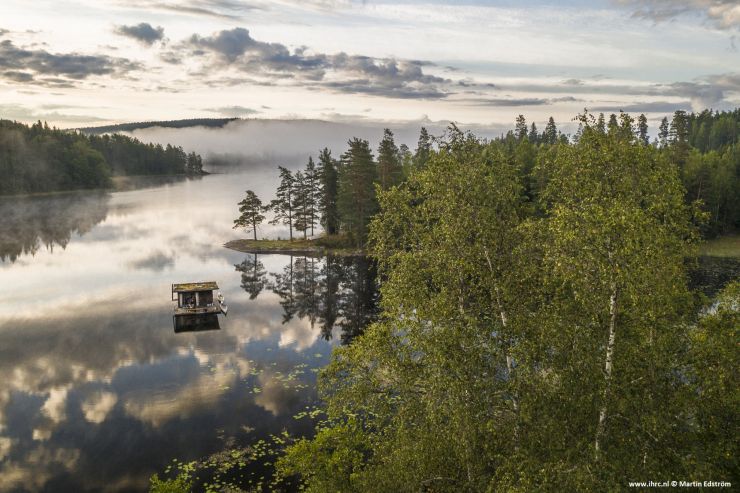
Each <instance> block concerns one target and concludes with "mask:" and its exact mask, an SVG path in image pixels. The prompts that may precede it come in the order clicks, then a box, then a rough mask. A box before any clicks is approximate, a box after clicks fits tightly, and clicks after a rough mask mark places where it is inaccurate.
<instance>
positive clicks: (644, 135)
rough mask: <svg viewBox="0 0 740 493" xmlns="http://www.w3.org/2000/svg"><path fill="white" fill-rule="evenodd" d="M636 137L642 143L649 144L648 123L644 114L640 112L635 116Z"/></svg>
mask: <svg viewBox="0 0 740 493" xmlns="http://www.w3.org/2000/svg"><path fill="white" fill-rule="evenodd" d="M637 139H638V140H639V141H640V143H641V144H642V145H645V146H646V145H649V144H650V136H649V135H648V123H647V117H646V116H645V114H644V113H643V114H641V115H640V116H639V117H638V118H637Z"/></svg>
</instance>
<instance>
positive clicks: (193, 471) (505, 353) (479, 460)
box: [151, 112, 740, 493]
mask: <svg viewBox="0 0 740 493" xmlns="http://www.w3.org/2000/svg"><path fill="white" fill-rule="evenodd" d="M703 115H704V116H702V115H686V114H684V113H681V112H679V113H676V114H675V115H674V117H673V120H672V121H671V122H668V120H665V122H664V125H662V128H661V129H660V133H659V134H658V137H657V139H656V141H655V142H651V141H650V140H649V139H648V130H647V127H646V120H645V119H644V117H639V118H638V119H637V120H635V119H633V118H632V117H630V116H629V115H628V114H624V113H622V114H619V115H613V116H611V117H609V118H608V119H607V118H605V117H604V116H601V115H599V116H593V115H590V114H588V113H584V114H581V115H579V116H578V118H577V121H578V123H579V127H578V131H577V133H576V135H574V136H572V137H570V138H569V137H568V136H564V135H562V134H561V133H560V132H558V131H557V128H556V126H555V124H554V122H552V121H551V122H550V123H549V124H548V125H547V128H546V129H545V131H544V132H543V133H539V132H538V131H537V129H536V127H535V126H534V125H527V123H526V121H525V119H524V117H520V118H519V119H518V120H517V122H516V123H517V125H516V129H515V130H513V131H512V132H509V133H508V134H506V135H503V136H501V137H500V138H498V139H494V140H493V141H485V140H482V139H479V138H477V137H475V136H474V135H472V134H470V133H464V132H461V131H460V130H459V129H458V128H457V127H455V126H454V125H452V126H451V127H450V128H449V129H448V131H447V133H446V134H445V135H443V136H440V137H436V138H431V137H429V136H428V135H426V132H425V131H422V135H421V137H420V140H419V146H418V147H417V149H416V151H415V152H414V153H411V152H410V151H408V150H407V149H401V148H400V147H399V148H395V147H394V146H395V144H393V143H392V134H391V133H390V131H386V132H385V136H384V138H383V140H382V142H381V144H380V147H379V149H378V158H377V159H375V158H374V157H373V156H372V153H371V151H370V149H369V146H368V144H367V141H363V140H361V139H353V140H351V141H350V142H349V149H348V150H347V151H346V152H345V153H344V154H342V156H341V157H340V158H339V159H338V160H336V161H334V160H330V159H329V156H330V153H329V151H328V150H324V151H322V153H321V156H320V158H319V166H318V167H317V168H318V169H319V170H320V171H319V172H318V175H319V179H318V181H319V182H320V183H323V185H319V186H318V187H317V189H318V190H319V193H318V198H317V199H315V200H314V199H311V200H313V201H314V202H316V203H317V204H318V206H317V208H318V211H319V213H318V216H319V221H321V224H323V225H324V227H325V228H326V229H327V230H329V228H331V227H334V228H336V230H337V231H339V232H342V231H344V232H346V233H347V234H350V235H353V238H354V239H355V241H357V242H358V244H360V245H364V247H365V248H366V251H367V253H368V254H369V255H370V256H371V257H372V258H373V259H374V260H375V262H376V263H377V273H378V279H379V281H380V298H379V312H378V313H377V314H376V315H375V316H374V317H373V319H374V321H373V322H372V323H370V324H369V325H368V326H367V327H366V328H365V329H364V330H363V331H362V333H360V334H355V336H354V337H353V338H352V340H351V343H350V344H346V345H342V346H339V347H337V348H335V349H334V350H333V353H332V359H331V362H330V364H329V365H328V366H327V367H326V368H324V369H323V370H322V371H321V372H320V374H319V383H318V385H319V392H320V395H321V397H322V399H323V407H322V408H321V409H320V410H317V411H312V414H311V415H312V416H313V417H314V419H315V434H313V435H312V436H310V437H291V436H287V435H285V434H283V435H280V436H275V437H273V438H272V441H271V442H270V443H266V442H260V444H259V447H254V448H249V447H247V448H246V449H240V451H239V452H238V453H236V452H235V453H236V455H237V456H238V459H236V460H234V461H229V460H222V459H219V460H220V461H215V462H213V461H211V460H204V461H201V462H194V463H190V464H189V465H185V466H179V467H177V468H175V472H176V473H177V474H176V475H175V476H174V478H173V479H169V480H160V479H159V478H158V477H153V478H152V488H151V489H152V491H168V490H167V489H166V488H168V487H172V486H176V487H177V488H179V490H184V491H185V490H189V489H191V488H195V489H198V488H200V486H202V483H199V481H203V479H202V478H204V477H214V476H213V474H215V477H216V478H218V480H217V482H216V483H215V484H217V485H221V486H223V485H227V486H228V485H231V486H235V487H238V488H241V489H242V490H244V489H246V490H247V491H294V490H295V489H296V488H297V489H300V490H301V491H307V492H316V493H319V492H327V491H337V492H405V491H407V492H418V491H425V492H482V491H490V492H493V491H507V492H508V491H553V492H560V491H620V490H627V489H629V488H630V483H635V484H638V483H639V482H642V481H644V482H647V481H660V482H661V484H662V481H665V480H673V479H675V480H685V481H691V480H694V479H701V480H708V481H714V482H715V485H717V486H718V485H723V486H724V487H727V486H728V485H730V484H733V483H736V482H737V481H738V480H739V479H738V468H737V456H738V452H739V450H738V442H737V440H736V430H737V423H738V418H739V416H738V409H740V406H738V404H740V391H739V390H738V389H739V388H740V387H739V386H738V374H737V368H738V367H739V366H740V361H739V360H738V352H737V340H738V336H740V334H739V333H738V328H740V311H739V310H738V307H739V306H740V283H738V282H737V280H735V281H734V282H730V283H729V284H727V285H726V286H725V287H724V289H722V290H721V291H720V292H719V293H717V294H716V296H713V298H712V299H709V298H707V296H706V295H704V294H702V293H701V292H699V291H695V290H693V289H692V288H690V286H689V283H688V279H689V271H690V270H691V269H692V268H693V266H694V265H696V256H697V246H698V245H699V244H700V243H701V241H702V235H704V236H711V235H716V234H719V233H724V232H731V231H736V228H737V226H738V224H737V203H736V201H737V198H738V193H737V192H738V172H737V171H738V158H737V156H738V154H737V152H738V147H737V146H738V142H737V116H738V113H737V112H734V113H729V114H728V113H720V114H709V113H707V114H703ZM728 115H729V117H728ZM728 118H729V119H730V120H732V121H733V122H734V127H732V126H730V125H728V124H727V121H728ZM697 125H698V126H699V127H702V126H703V127H704V128H705V129H708V130H702V131H701V132H700V133H706V134H707V135H709V136H710V137H709V140H708V141H707V142H708V143H706V145H705V147H704V148H703V149H698V148H697V147H696V145H697V142H698V141H697V140H695V137H692V136H693V135H694V132H693V129H695V128H696V127H697ZM726 127H730V128H732V129H734V130H732V131H731V132H730V131H726V130H724V129H725V128H726ZM716 129H722V130H716ZM733 132H734V133H733ZM712 135H715V137H714V138H712V137H711V136H712ZM718 135H722V136H723V137H722V138H719V137H717V136H718ZM702 145H704V144H702ZM389 157H392V159H390V160H386V159H387V158H389ZM329 163H331V166H330V167H328V166H327V164H329ZM312 165H313V162H312V161H309V163H308V165H307V167H306V169H305V170H301V171H299V172H297V173H294V174H289V172H288V171H287V170H285V169H281V178H282V179H281V189H280V190H279V191H278V198H277V199H276V200H277V201H278V202H277V203H274V204H270V205H268V206H267V207H269V208H272V209H273V210H274V209H277V214H276V215H275V217H274V220H278V221H282V222H285V223H286V224H292V226H291V229H292V228H295V229H296V230H297V231H298V232H301V233H306V232H307V231H308V232H309V233H310V225H311V224H312V223H311V221H312V217H313V216H312V215H311V214H310V213H307V212H306V211H310V210H311V209H310V208H304V205H303V204H304V202H305V200H306V199H305V197H306V195H307V192H305V191H304V190H309V191H310V190H311V188H309V187H308V185H306V183H307V181H306V178H305V177H306V175H307V174H308V175H310V174H311V173H313V172H312V171H311V169H312ZM326 169H329V170H330V171H329V172H328V173H327V172H326V171H325V170H326ZM326 175H328V176H331V177H332V178H331V179H327V178H326V177H325V176H326ZM291 178H292V179H291ZM328 186H331V187H335V189H336V193H327V192H326V190H327V188H328V189H329V190H333V189H334V188H331V187H328ZM248 195H249V194H248ZM288 197H293V198H295V197H299V198H297V199H295V200H294V201H291V200H290V199H289V198H288ZM249 198H250V197H248V199H249ZM255 198H256V196H255V197H251V199H252V200H247V199H245V201H244V202H243V203H242V204H241V208H242V213H243V216H242V217H243V218H244V217H246V216H245V215H244V214H246V213H248V212H249V210H254V211H257V212H259V211H260V209H259V207H258V206H259V205H260V204H259V199H256V200H254V199H255ZM281 201H282V203H281ZM262 211H264V208H263V209H262ZM717 211H720V215H719V216H717ZM259 214H260V215H261V212H259ZM246 215H247V216H248V214H246ZM306 217H308V220H307V219H306ZM245 224H246V225H247V227H248V228H252V229H253V230H254V231H256V225H257V224H258V221H257V220H255V221H253V222H249V221H245ZM296 225H297V226H296ZM237 226H238V225H237ZM292 268H293V267H291V269H292ZM258 270H259V269H254V271H258ZM245 289H246V288H245ZM224 456H227V454H221V455H219V457H224ZM250 461H257V462H258V461H269V463H271V464H275V466H274V473H273V475H272V476H271V477H267V478H265V477H260V478H257V477H252V478H250V479H248V480H247V479H234V478H237V477H242V478H243V476H238V474H239V471H240V467H244V465H245V464H248V463H249V462H250ZM214 464H216V466H214ZM214 467H215V468H216V470H215V472H214V469H213V468H214ZM209 468H210V469H209ZM209 471H210V472H209ZM228 472H232V473H233V474H231V476H229V474H227V473H228ZM208 474H211V476H208ZM212 484H213V483H212ZM198 485H200V486H198ZM219 487H220V486H219Z"/></svg>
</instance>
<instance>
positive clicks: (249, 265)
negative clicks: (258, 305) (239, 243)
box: [234, 253, 267, 300]
mask: <svg viewBox="0 0 740 493" xmlns="http://www.w3.org/2000/svg"><path fill="white" fill-rule="evenodd" d="M253 256H254V257H253V258H251V259H250V258H249V257H247V258H245V259H244V262H242V263H241V264H236V265H235V266H234V267H236V270H237V271H239V272H241V273H242V283H241V287H242V289H243V290H244V291H246V292H247V293H249V299H250V300H253V299H255V298H256V297H257V296H259V294H260V293H261V292H262V290H263V289H264V288H265V286H266V285H267V271H265V266H264V265H263V264H262V262H260V261H259V260H257V254H256V253H255V254H253Z"/></svg>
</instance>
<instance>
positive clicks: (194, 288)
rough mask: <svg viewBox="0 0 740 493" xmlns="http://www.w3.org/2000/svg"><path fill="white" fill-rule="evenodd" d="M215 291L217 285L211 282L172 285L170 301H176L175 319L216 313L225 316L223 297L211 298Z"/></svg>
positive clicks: (225, 309)
mask: <svg viewBox="0 0 740 493" xmlns="http://www.w3.org/2000/svg"><path fill="white" fill-rule="evenodd" d="M217 289H218V284H216V283H215V282H213V281H207V282H187V283H183V284H173V285H172V301H177V306H176V307H175V317H179V316H185V315H207V314H218V313H223V314H224V315H226V311H227V310H228V307H227V306H226V304H225V303H224V297H223V295H222V294H221V293H218V294H217V295H216V297H215V298H214V296H213V292H214V291H216V290H217Z"/></svg>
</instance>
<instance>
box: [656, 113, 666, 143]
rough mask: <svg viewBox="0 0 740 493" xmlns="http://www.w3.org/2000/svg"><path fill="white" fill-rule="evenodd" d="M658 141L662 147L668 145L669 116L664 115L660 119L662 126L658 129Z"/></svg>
mask: <svg viewBox="0 0 740 493" xmlns="http://www.w3.org/2000/svg"><path fill="white" fill-rule="evenodd" d="M658 142H659V143H660V147H666V146H667V145H668V118H667V117H663V119H662V120H661V121H660V128H659V129H658Z"/></svg>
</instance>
